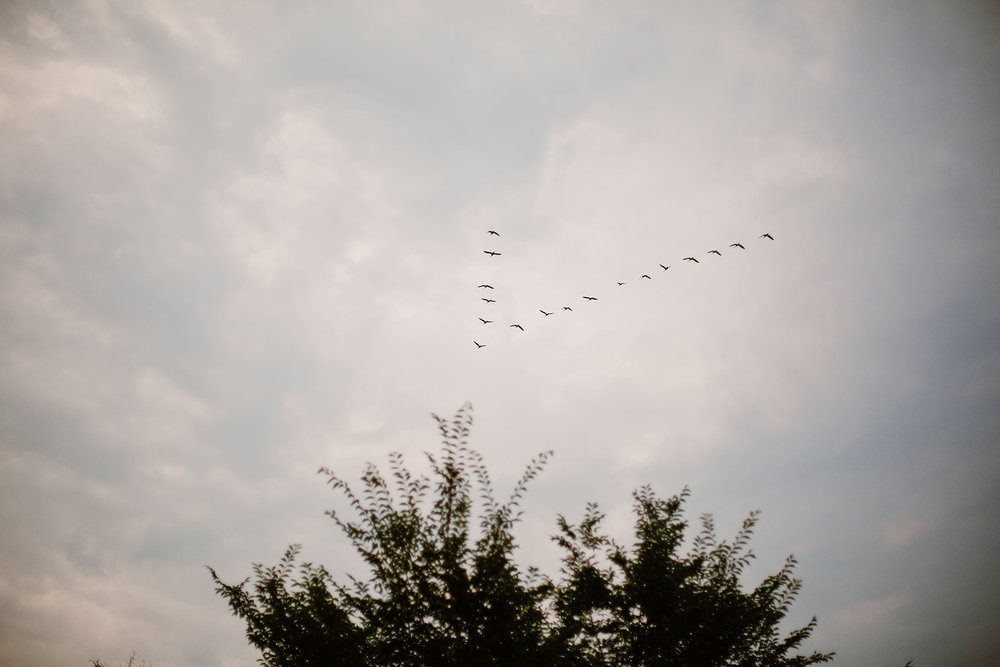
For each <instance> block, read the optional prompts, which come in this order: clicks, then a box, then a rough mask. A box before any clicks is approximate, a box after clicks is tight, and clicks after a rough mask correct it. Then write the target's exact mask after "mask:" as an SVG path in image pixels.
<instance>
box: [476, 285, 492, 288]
mask: <svg viewBox="0 0 1000 667" xmlns="http://www.w3.org/2000/svg"><path fill="white" fill-rule="evenodd" d="M479 287H485V288H486V289H493V285H479Z"/></svg>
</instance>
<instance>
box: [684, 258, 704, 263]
mask: <svg viewBox="0 0 1000 667" xmlns="http://www.w3.org/2000/svg"><path fill="white" fill-rule="evenodd" d="M684 261H685V262H694V263H695V264H700V263H701V262H699V261H698V260H696V259H695V258H694V257H685V258H684Z"/></svg>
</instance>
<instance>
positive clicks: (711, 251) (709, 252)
mask: <svg viewBox="0 0 1000 667" xmlns="http://www.w3.org/2000/svg"><path fill="white" fill-rule="evenodd" d="M713 252H714V253H715V254H716V255H718V256H719V257H722V253H721V252H719V251H718V250H709V251H708V252H707V253H705V254H706V255H711V254H712V253H713Z"/></svg>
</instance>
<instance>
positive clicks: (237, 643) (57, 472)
mask: <svg viewBox="0 0 1000 667" xmlns="http://www.w3.org/2000/svg"><path fill="white" fill-rule="evenodd" d="M998 179H1000V9H998V6H997V5H996V4H995V3H987V2H953V1H950V0H949V1H941V2H878V3H873V2H857V3H854V2H787V3H776V2H745V3H741V2H725V3H707V2H689V3H679V2H601V1H593V2H589V1H585V0H580V1H575V0H536V1H524V2H489V3H470V2H457V1H456V2H419V3H417V2H378V3H373V2H347V1H343V2H315V3H310V2H299V3H263V2H257V3H247V2H236V3H228V2H205V1H204V0H197V1H194V0H192V1H190V2H187V1H174V0H162V1H159V2H126V1H115V0H86V1H80V2H75V3H64V2H39V1H32V2H4V3H2V4H0V309H2V317H0V348H2V354H0V663H3V664H11V665H15V664H16V665H29V664H30V665H41V666H43V667H44V666H47V665H53V666H56V665H60V666H61V665H74V664H81V665H82V664H87V661H88V660H89V659H90V658H96V657H100V658H102V659H104V660H107V661H124V660H125V659H126V658H127V656H128V654H129V653H130V652H131V651H132V650H135V651H136V653H137V655H138V656H139V657H141V658H144V659H145V660H147V661H149V662H150V663H152V664H153V665H154V666H155V667H168V666H171V665H246V664H251V663H252V662H253V661H254V659H255V657H256V654H255V652H254V651H252V650H251V649H250V647H249V646H248V644H247V642H246V639H245V637H244V627H243V625H242V624H241V622H240V621H238V620H237V619H235V618H233V617H232V616H230V614H229V611H228V608H227V606H226V603H225V601H224V600H222V599H221V598H218V597H217V596H216V595H215V594H214V592H213V584H212V582H211V580H210V578H209V576H208V573H207V571H206V569H205V566H206V565H211V566H213V567H215V568H216V569H217V570H218V572H219V574H220V576H221V577H222V578H223V579H224V580H227V581H232V582H236V581H239V580H241V579H243V578H244V577H245V576H248V575H249V574H250V564H251V563H252V562H263V563H266V564H270V563H274V562H276V561H277V560H278V558H279V557H280V555H281V553H282V551H283V550H284V549H285V547H286V546H287V545H288V544H289V543H293V542H298V543H302V544H303V557H304V558H305V559H306V560H311V561H313V562H318V563H323V564H325V565H326V566H327V567H328V568H329V569H330V570H331V571H332V572H334V573H335V574H336V576H338V577H341V578H342V576H343V574H344V573H345V571H351V572H356V573H360V570H359V569H358V564H357V560H356V558H354V557H353V556H352V555H351V553H350V551H349V549H348V548H347V546H346V545H345V543H344V540H342V539H341V538H340V536H339V534H338V533H337V532H336V527H335V526H334V525H333V523H332V522H331V521H330V520H329V519H327V518H326V517H324V515H323V512H324V510H326V509H329V508H332V507H343V503H341V502H340V499H339V498H338V497H337V496H336V494H334V493H333V492H332V491H331V490H330V489H329V488H328V487H326V486H325V485H324V479H323V478H322V477H321V476H319V475H317V474H316V470H317V468H318V467H319V466H322V465H325V466H329V467H331V468H333V469H335V470H336V471H337V472H338V473H339V474H340V475H341V476H343V477H345V478H347V479H357V477H358V476H359V474H360V472H361V469H362V466H363V464H364V462H365V461H369V460H370V461H373V462H376V463H379V464H384V463H385V462H386V457H387V455H388V453H389V452H391V451H401V452H403V453H404V454H405V455H406V457H407V460H408V461H410V462H412V463H413V464H414V466H415V467H418V468H419V467H420V461H421V452H422V451H429V450H433V449H435V448H436V447H437V446H438V444H439V438H438V434H437V431H436V428H435V426H434V423H433V421H432V420H431V419H430V417H429V415H430V413H431V412H435V413H437V414H440V415H442V416H448V417H450V416H451V415H452V414H453V413H454V411H455V410H457V409H458V408H459V407H461V405H462V404H463V403H464V402H466V401H470V402H471V403H472V404H473V406H474V415H475V420H476V421H475V425H474V427H473V434H472V444H473V445H475V446H477V447H479V448H481V450H482V451H483V453H484V456H485V457H486V460H487V462H488V463H489V465H490V468H491V470H492V471H493V474H494V476H495V483H496V485H497V487H498V492H499V494H500V495H504V494H505V493H506V491H507V490H509V489H510V487H511V485H512V484H513V482H514V481H515V480H516V478H517V477H518V476H519V475H520V473H521V472H522V470H523V467H524V465H525V464H526V463H527V462H528V461H529V460H530V459H531V457H532V456H533V455H535V454H536V453H537V452H539V451H542V450H545V449H549V448H551V449H554V450H555V457H554V459H553V460H552V462H551V463H550V465H549V466H548V468H547V469H546V471H545V472H544V473H543V474H542V475H540V476H539V477H538V478H536V479H535V481H534V482H533V483H532V486H531V488H530V491H529V494H528V496H527V505H526V509H527V512H528V515H527V518H526V519H525V521H524V523H522V524H521V525H520V526H519V527H518V532H517V536H518V539H519V541H520V544H521V551H520V555H519V561H520V562H522V563H524V564H537V565H540V566H542V567H543V568H544V569H545V570H547V571H548V572H550V573H552V574H555V573H556V571H557V569H558V552H557V551H556V550H555V549H556V548H555V546H554V545H553V544H552V543H551V542H550V541H549V540H548V536H549V535H550V534H551V533H552V532H553V531H554V528H555V517H556V515H557V514H559V513H561V514H565V515H566V516H567V517H568V518H570V519H573V518H574V517H579V516H580V515H581V514H582V511H583V509H584V505H585V504H586V502H588V501H591V500H593V501H597V502H598V503H600V505H601V507H602V508H603V509H604V510H606V511H607V513H608V520H607V527H608V528H609V530H612V531H613V532H614V533H615V534H616V535H617V536H619V537H620V538H623V539H624V540H627V538H628V531H629V528H630V505H631V496H630V494H631V491H632V490H633V489H635V488H636V487H638V486H640V485H642V484H646V483H649V484H651V485H652V486H653V487H654V488H655V489H656V490H657V491H658V492H659V493H660V494H661V495H664V496H669V495H672V494H674V493H677V492H679V491H680V490H681V489H682V488H683V487H684V486H685V485H688V486H690V487H691V491H692V498H691V500H690V503H689V505H688V516H689V517H690V518H691V519H693V520H695V522H696V520H697V517H698V515H699V514H701V513H704V512H712V513H713V514H714V515H715V517H716V521H717V525H718V528H719V531H720V533H721V534H722V535H723V536H727V537H728V536H732V535H733V534H734V533H735V532H736V530H737V529H738V527H739V524H740V521H741V520H742V518H743V517H744V516H745V515H746V513H747V512H748V511H750V510H752V509H760V510H762V512H763V516H762V519H761V522H760V523H759V524H758V528H757V532H756V535H755V538H754V541H753V542H752V545H753V547H754V551H755V552H756V554H757V556H758V559H757V561H756V562H755V565H754V566H753V568H752V569H751V571H750V573H749V577H750V580H749V583H751V584H755V583H757V582H758V581H759V580H760V579H762V578H763V577H764V576H766V575H767V574H770V573H772V572H775V571H777V570H778V569H779V568H780V567H781V565H782V563H783V561H784V558H785V556H786V555H788V554H789V553H794V554H795V555H796V556H797V557H798V559H799V561H800V566H799V568H798V570H797V573H798V575H799V576H801V577H802V579H803V580H804V588H803V591H802V594H801V596H800V598H799V600H798V602H797V603H796V604H795V606H794V607H793V613H792V618H791V621H792V622H793V623H798V624H803V623H805V622H806V621H807V620H808V619H809V618H810V617H811V616H812V615H817V616H818V617H819V627H818V630H817V631H816V633H815V635H814V638H813V639H812V640H811V642H810V644H809V648H810V649H816V650H823V651H827V650H834V651H837V653H838V660H837V664H841V665H846V666H853V665H876V666H880V665H896V666H901V665H902V664H903V663H904V662H906V661H907V660H909V659H913V660H914V664H915V667H930V666H932V665H995V664H1000V639H998V638H1000V575H998V571H997V566H996V562H995V561H996V554H997V553H998V552H1000V521H998V519H1000V516H998V509H1000V483H998V479H1000V442H998V441H1000V382H998V380H1000V263H998V261H997V253H998V251H1000V229H998V221H1000V187H998ZM490 229H492V230H496V231H497V232H499V234H500V236H499V237H496V236H490V235H488V234H487V230H490ZM765 232H768V233H770V234H771V235H772V236H773V238H774V241H770V240H768V239H766V238H764V239H761V238H760V235H761V234H763V233H765ZM736 242H740V243H742V244H743V245H744V246H745V248H746V249H745V250H741V249H739V248H737V247H730V244H731V243H736ZM712 249H718V250H720V251H721V253H722V254H721V256H716V255H714V254H708V251H709V250H712ZM483 250H493V251H496V252H500V253H502V254H501V255H500V256H497V257H490V256H488V255H486V254H484V253H483ZM688 256H693V257H695V258H696V259H698V260H699V262H698V263H697V264H695V263H694V262H686V261H683V260H682V258H684V257H688ZM661 263H662V264H664V265H667V266H669V267H670V268H669V270H666V271H665V270H663V269H661V268H660V266H659V265H660V264H661ZM644 273H645V274H648V275H649V276H650V278H649V279H645V278H641V275H642V274H644ZM619 281H621V282H624V283H625V285H623V286H618V285H617V282H619ZM482 283H488V284H491V285H493V286H494V287H495V289H494V290H487V289H485V288H477V285H479V284H482ZM583 295H588V296H595V297H597V298H598V300H597V301H585V300H583V299H582V296H583ZM484 296H488V297H490V298H495V299H496V303H486V302H484V301H482V300H481V299H482V297H484ZM564 306H568V307H570V308H572V310H571V311H567V310H563V307H564ZM540 309H545V310H546V311H552V312H553V313H554V314H553V315H552V316H544V315H542V314H541V313H540V312H539V310H540ZM480 317H482V318H484V319H488V320H493V322H492V323H491V324H482V323H481V322H480V321H479V319H478V318H480ZM515 323H517V324H521V325H522V326H523V329H524V331H523V332H522V331H520V330H518V329H515V328H512V327H510V325H511V324H515ZM473 341H477V342H478V343H480V344H483V345H485V347H482V348H478V347H476V345H475V344H474V342H473Z"/></svg>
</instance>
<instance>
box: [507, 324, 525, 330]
mask: <svg viewBox="0 0 1000 667" xmlns="http://www.w3.org/2000/svg"><path fill="white" fill-rule="evenodd" d="M510 326H511V327H516V328H518V329H520V330H521V331H524V327H522V326H521V325H520V324H512V325H510Z"/></svg>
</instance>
